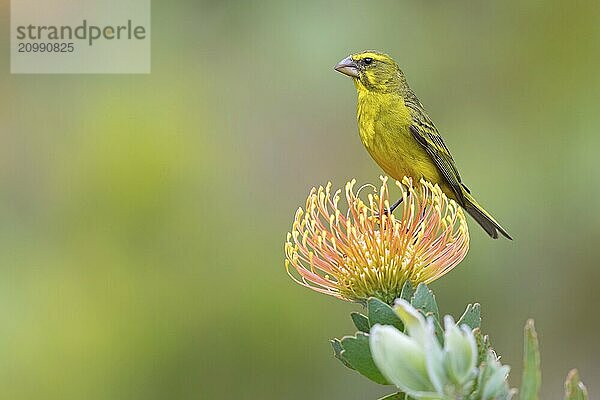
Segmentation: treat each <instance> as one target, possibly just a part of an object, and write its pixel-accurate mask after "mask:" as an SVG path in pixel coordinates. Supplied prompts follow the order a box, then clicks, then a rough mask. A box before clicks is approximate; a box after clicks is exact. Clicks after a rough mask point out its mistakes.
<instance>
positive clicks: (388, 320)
mask: <svg viewBox="0 0 600 400" xmlns="http://www.w3.org/2000/svg"><path fill="white" fill-rule="evenodd" d="M367 308H368V314H369V325H370V326H373V325H375V324H381V325H391V326H393V327H395V328H396V329H398V330H400V332H403V331H404V324H403V323H402V320H401V319H400V317H399V316H398V314H396V311H394V309H393V308H392V307H390V306H389V305H387V304H386V303H384V302H383V301H381V300H379V299H378V298H376V297H369V299H368V300H367Z"/></svg>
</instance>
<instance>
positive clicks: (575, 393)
mask: <svg viewBox="0 0 600 400" xmlns="http://www.w3.org/2000/svg"><path fill="white" fill-rule="evenodd" d="M565 400H588V392H587V389H586V387H585V386H584V384H583V382H581V381H580V380H579V373H578V372H577V370H576V369H572V370H571V371H569V374H568V375H567V381H566V382H565Z"/></svg>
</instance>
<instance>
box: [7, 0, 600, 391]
mask: <svg viewBox="0 0 600 400" xmlns="http://www.w3.org/2000/svg"><path fill="white" fill-rule="evenodd" d="M8 3H9V2H8V1H7V0H3V1H2V3H0V4H1V5H0V25H2V29H1V32H0V36H1V37H2V40H1V41H0V51H1V53H2V54H4V55H3V56H2V58H0V71H1V72H0V122H1V123H0V221H1V223H0V321H1V323H0V386H1V387H2V398H6V399H12V400H25V399H91V400H100V399H132V400H135V399H140V400H141V399H143V400H152V399H312V398H314V399H375V398H377V396H378V395H382V394H384V393H389V392H390V391H391V390H390V389H387V388H382V387H378V386H376V385H374V384H370V383H369V381H367V380H366V379H364V378H362V377H361V376H359V375H357V374H356V373H353V372H352V371H350V370H348V369H346V368H344V367H343V366H342V365H341V364H339V363H338V361H337V360H335V359H334V358H333V357H332V355H331V349H330V346H329V343H328V341H327V340H328V339H329V338H331V337H334V336H341V335H344V334H347V333H350V332H352V324H351V322H350V319H349V318H348V314H349V312H350V311H353V310H355V309H356V306H353V305H351V304H346V303H343V302H341V301H338V300H335V299H332V298H328V297H326V296H323V295H319V294H316V293H313V292H311V291H309V290H306V289H304V288H301V287H299V286H296V285H294V284H293V283H292V282H291V280H290V279H289V278H288V277H287V275H286V274H285V271H284V266H283V241H284V238H285V234H286V232H287V231H288V229H289V227H290V224H291V220H292V216H293V214H294V211H295V209H296V208H297V207H298V206H299V205H301V204H303V202H304V199H305V196H306V194H307V192H308V190H309V189H310V187H311V186H312V185H318V184H321V183H326V182H327V181H328V180H331V181H332V182H333V183H334V185H336V186H341V185H343V184H344V182H345V181H346V180H348V179H351V178H353V177H356V178H357V179H358V181H359V182H377V180H378V176H379V174H380V171H379V169H378V168H377V166H376V165H375V164H374V163H373V162H372V161H371V160H370V159H369V157H368V155H367V153H366V152H365V151H364V150H363V148H362V146H361V144H360V141H359V138H358V135H357V130H356V122H355V102H356V99H355V92H354V88H353V85H352V83H351V81H350V80H349V79H347V78H345V77H343V76H342V75H340V74H337V73H336V72H334V71H333V70H332V66H333V65H334V64H335V63H336V62H337V61H338V60H339V59H341V58H343V57H345V56H346V55H347V54H349V53H351V52H353V51H357V50H362V49H381V50H385V51H387V52H389V53H390V54H392V55H393V56H394V57H395V58H396V59H397V60H399V62H400V63H401V64H402V66H403V68H404V70H405V72H406V74H407V76H408V79H409V81H410V82H411V84H412V87H413V89H414V90H415V91H416V93H417V94H418V96H419V97H420V98H421V100H422V102H423V103H424V104H425V105H426V107H427V108H428V110H429V112H430V114H431V115H432V117H433V119H434V120H435V121H436V123H437V125H438V127H439V128H440V130H441V131H442V132H443V134H444V136H445V138H446V141H447V143H448V145H449V147H450V148H451V149H452V151H453V154H454V156H455V159H456V160H457V162H458V164H459V166H460V168H461V170H462V174H463V178H464V180H465V181H466V182H467V184H468V185H469V186H470V187H471V189H472V190H473V191H474V193H475V194H476V195H477V197H478V198H479V199H480V200H481V202H482V203H483V204H484V205H485V206H486V207H487V208H488V209H489V210H491V211H493V213H494V214H495V215H496V216H497V217H498V219H499V220H500V221H501V222H502V223H503V224H504V225H505V226H507V227H508V228H509V231H510V232H511V233H512V234H513V235H514V237H515V240H514V241H513V242H509V241H507V240H498V241H492V240H490V239H489V238H488V237H486V236H485V234H484V233H483V231H481V230H480V229H478V228H477V227H476V225H475V224H474V223H473V222H471V223H470V225H471V228H472V229H471V231H472V246H471V251H470V254H469V255H468V257H467V259H466V260H465V261H464V262H463V263H462V264H461V265H460V266H459V267H458V268H457V269H455V270H454V271H453V272H452V273H450V274H449V275H447V276H446V277H444V278H443V279H441V280H439V281H437V282H436V283H435V284H433V288H434V289H435V291H436V294H437V297H438V300H439V302H440V303H441V307H442V311H443V312H445V313H452V314H454V315H459V314H460V313H461V312H462V310H463V308H464V306H465V305H466V304H467V303H468V302H473V301H479V302H481V303H482V306H483V312H484V329H485V331H486V332H487V333H489V334H490V335H491V336H492V339H493V343H494V344H495V347H496V349H497V351H498V352H499V353H500V354H502V356H503V361H504V362H505V363H508V364H511V365H512V366H513V370H512V373H511V382H512V384H513V386H516V385H518V384H519V382H520V372H521V367H520V364H521V358H522V328H523V324H524V322H525V320H526V319H527V318H528V317H533V318H535V320H536V324H537V328H538V330H539V332H540V341H541V346H542V362H543V374H544V378H543V380H544V387H543V394H542V398H544V399H558V398H561V396H562V392H563V389H562V387H563V386H562V385H563V381H564V376H565V375H566V373H567V371H568V370H569V369H570V368H572V367H579V369H580V371H581V374H582V377H583V379H584V380H585V381H586V382H587V384H588V387H589V389H590V391H591V393H592V397H594V396H596V397H597V396H599V393H600V384H598V382H600V363H599V362H598V359H599V358H600V343H599V341H598V337H599V334H598V330H599V329H600V318H599V317H600V314H599V312H598V304H599V303H600V290H598V284H599V282H600V268H599V267H600V265H599V264H598V259H600V246H598V240H599V235H600V213H598V210H596V207H598V206H599V205H600V186H599V185H598V184H599V183H600V167H599V166H598V161H597V160H598V157H597V152H598V148H599V146H600V136H599V131H600V113H599V112H598V104H600V103H599V102H600V74H598V71H599V70H600V3H598V2H595V1H576V2H564V1H558V0H554V1H552V0H551V1H534V0H527V1H521V0H510V1H502V2H473V1H467V0H461V1H453V2H442V1H427V2H426V1H417V0H413V1H391V0H390V1H378V2H368V1H364V0H363V1H359V2H356V1H350V2H348V1H338V2H333V1H332V2H317V1H303V2H280V1H274V0H273V1H262V2H233V1H219V2H216V1H215V2H199V1H173V2H161V1H154V2H153V4H152V8H153V9H152V12H153V22H152V23H153V26H152V41H153V43H152V51H153V56H152V74H150V75H139V76H136V75H114V76H110V75H90V76H85V75H64V76H58V75H57V76H51V75H40V76H34V75H10V74H9V72H8V71H9V59H8V54H9V49H8V43H9V39H8V34H9V4H8ZM40 6H41V7H43V6H44V5H43V4H41V5H40ZM594 393H595V395H594Z"/></svg>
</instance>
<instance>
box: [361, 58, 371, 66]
mask: <svg viewBox="0 0 600 400" xmlns="http://www.w3.org/2000/svg"><path fill="white" fill-rule="evenodd" d="M363 62H364V63H365V65H371V64H373V59H372V58H371V57H367V58H364V59H363Z"/></svg>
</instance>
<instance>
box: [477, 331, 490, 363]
mask: <svg viewBox="0 0 600 400" xmlns="http://www.w3.org/2000/svg"><path fill="white" fill-rule="evenodd" d="M473 335H474V336H475V341H476V342H477V353H478V354H479V359H478V360H477V363H478V364H481V363H482V362H484V361H486V359H487V355H488V353H489V351H490V350H491V349H492V344H491V343H490V337H489V336H488V335H484V334H483V333H481V328H476V329H473ZM492 351H493V350H492ZM494 354H495V353H494Z"/></svg>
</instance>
